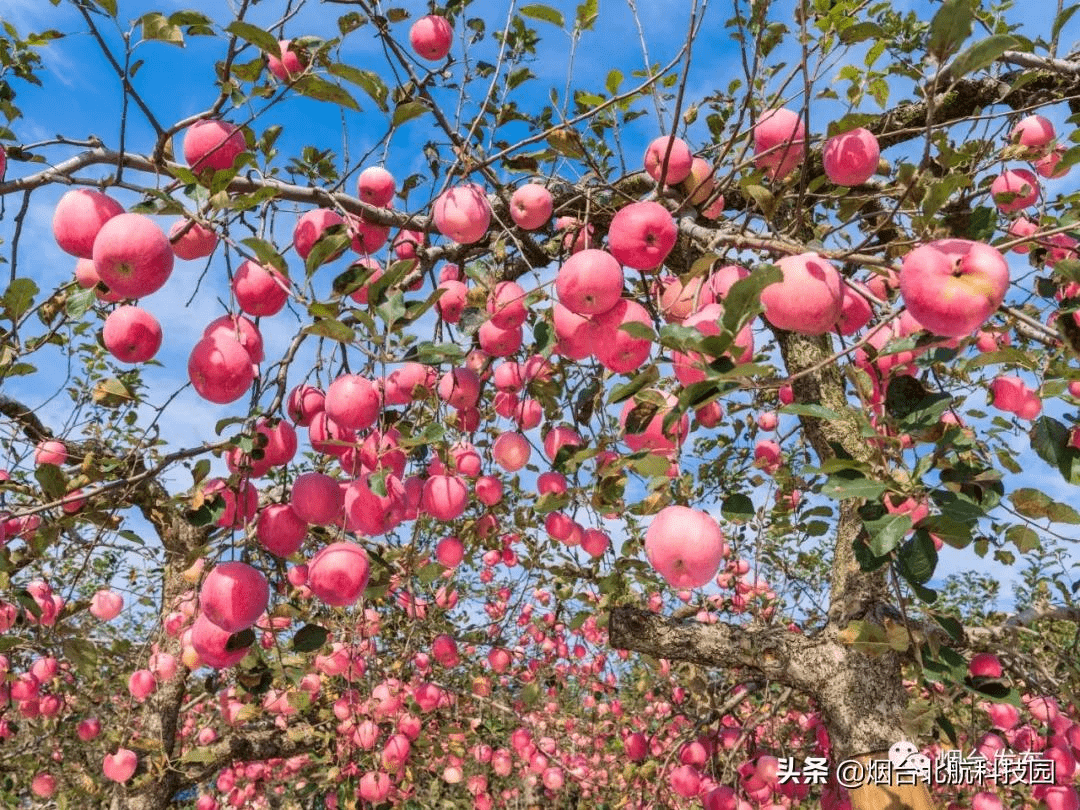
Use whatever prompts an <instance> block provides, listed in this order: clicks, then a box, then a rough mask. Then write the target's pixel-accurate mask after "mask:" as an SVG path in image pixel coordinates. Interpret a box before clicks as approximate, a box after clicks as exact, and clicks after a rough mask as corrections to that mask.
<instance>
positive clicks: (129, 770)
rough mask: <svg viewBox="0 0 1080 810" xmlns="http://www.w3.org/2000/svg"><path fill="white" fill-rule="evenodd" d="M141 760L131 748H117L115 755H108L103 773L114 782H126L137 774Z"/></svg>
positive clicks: (103, 765)
mask: <svg viewBox="0 0 1080 810" xmlns="http://www.w3.org/2000/svg"><path fill="white" fill-rule="evenodd" d="M138 764H139V758H138V757H137V756H136V755H135V752H134V751H132V750H131V749H129V748H117V749H116V753H115V754H106V755H105V761H104V763H103V764H102V771H103V772H104V773H105V776H106V778H108V779H111V780H112V781H114V782H121V783H123V782H126V781H127V780H128V779H130V778H131V777H132V776H133V775H134V774H135V768H136V767H137V766H138Z"/></svg>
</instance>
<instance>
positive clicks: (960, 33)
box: [926, 0, 973, 63]
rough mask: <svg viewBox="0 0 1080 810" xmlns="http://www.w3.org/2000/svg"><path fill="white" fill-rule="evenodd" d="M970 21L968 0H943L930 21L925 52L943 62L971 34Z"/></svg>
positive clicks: (971, 17)
mask: <svg viewBox="0 0 1080 810" xmlns="http://www.w3.org/2000/svg"><path fill="white" fill-rule="evenodd" d="M972 21H973V16H972V13H971V2H970V0H945V2H943V3H942V4H941V8H939V9H938V11H937V13H936V14H935V15H934V19H932V20H931V21H930V41H929V43H928V44H927V46H926V50H927V52H928V53H929V54H931V55H932V56H934V57H936V58H937V60H938V62H939V63H943V62H944V61H945V60H946V59H948V58H949V57H950V56H951V55H952V54H954V53H956V51H957V50H958V49H959V48H960V46H961V45H963V44H964V40H965V39H967V38H968V37H969V36H971V25H972Z"/></svg>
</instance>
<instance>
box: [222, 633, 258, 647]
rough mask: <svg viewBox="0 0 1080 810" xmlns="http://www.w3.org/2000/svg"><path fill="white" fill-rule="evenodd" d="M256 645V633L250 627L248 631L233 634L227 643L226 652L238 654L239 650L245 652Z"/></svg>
mask: <svg viewBox="0 0 1080 810" xmlns="http://www.w3.org/2000/svg"><path fill="white" fill-rule="evenodd" d="M254 643H255V631H254V630H252V629H251V628H250V627H249V628H247V629H246V630H241V631H240V632H239V633H233V634H232V635H231V636H229V640H228V641H226V642H225V651H226V652H236V651H237V650H243V649H245V648H247V647H250V646H251V645H252V644H254Z"/></svg>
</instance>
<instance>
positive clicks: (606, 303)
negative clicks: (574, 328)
mask: <svg viewBox="0 0 1080 810" xmlns="http://www.w3.org/2000/svg"><path fill="white" fill-rule="evenodd" d="M622 288H623V271H622V267H621V266H620V265H619V262H618V260H616V259H615V257H614V256H612V255H611V254H610V253H607V252H606V251H603V250H595V249H592V248H590V249H587V250H583V251H581V252H579V253H575V254H574V255H572V256H571V257H570V258H569V259H567V260H566V261H565V262H563V266H562V267H561V268H560V269H559V273H558V276H557V277H556V279H555V292H556V294H557V295H558V297H559V303H561V304H562V305H563V306H565V307H566V308H567V309H569V310H570V311H571V312H576V313H577V314H578V315H595V314H597V313H600V312H607V311H608V310H609V309H611V308H612V307H613V306H615V304H616V303H617V302H618V300H619V298H620V297H621V296H622Z"/></svg>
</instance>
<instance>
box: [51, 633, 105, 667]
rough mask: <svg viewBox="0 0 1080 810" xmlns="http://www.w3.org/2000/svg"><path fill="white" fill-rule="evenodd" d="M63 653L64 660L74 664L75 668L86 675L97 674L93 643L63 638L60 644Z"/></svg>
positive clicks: (96, 660)
mask: <svg viewBox="0 0 1080 810" xmlns="http://www.w3.org/2000/svg"><path fill="white" fill-rule="evenodd" d="M60 648H61V649H62V650H63V652H64V658H66V659H67V660H69V661H71V662H72V663H74V664H75V667H76V668H77V669H78V670H79V671H80V672H83V673H86V674H95V675H96V674H98V673H97V663H98V649H97V646H96V645H95V644H94V642H92V641H90V640H89V639H85V638H77V637H72V638H65V639H64V640H63V641H62V642H61V643H60Z"/></svg>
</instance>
